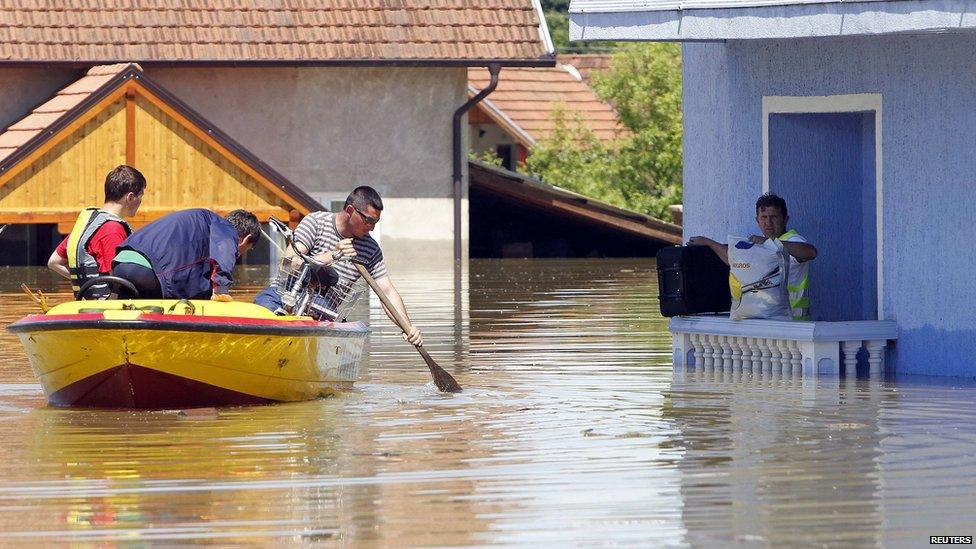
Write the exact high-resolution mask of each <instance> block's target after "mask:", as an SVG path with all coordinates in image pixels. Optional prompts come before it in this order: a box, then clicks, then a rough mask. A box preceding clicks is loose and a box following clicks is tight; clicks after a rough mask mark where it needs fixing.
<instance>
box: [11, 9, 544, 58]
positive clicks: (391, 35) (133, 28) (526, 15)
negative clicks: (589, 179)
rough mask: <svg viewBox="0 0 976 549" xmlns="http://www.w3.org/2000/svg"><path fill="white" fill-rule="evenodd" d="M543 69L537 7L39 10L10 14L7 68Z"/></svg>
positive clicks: (15, 11)
mask: <svg viewBox="0 0 976 549" xmlns="http://www.w3.org/2000/svg"><path fill="white" fill-rule="evenodd" d="M130 59H137V60H145V61H215V62H220V61H228V62H231V61H234V62H246V61H284V62H288V61H292V62H307V61H334V60H375V61H397V60H415V59H425V60H432V61H474V60H501V61H523V62H525V61H528V62H532V61H539V62H543V63H544V62H546V61H548V60H550V59H551V57H550V54H549V52H547V51H546V49H545V45H544V43H543V40H542V38H541V36H540V32H539V19H538V15H537V13H536V11H535V9H534V7H533V4H532V1H531V0H492V1H491V2H475V1H474V0H320V1H316V2H312V1H309V0H208V1H204V0H33V1H31V2H5V3H4V5H3V6H2V7H0V60H7V61H44V62H57V61H76V62H77V61H89V62H99V63H104V62H113V61H125V60H130Z"/></svg>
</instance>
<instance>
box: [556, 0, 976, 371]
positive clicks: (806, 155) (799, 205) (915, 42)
mask: <svg viewBox="0 0 976 549" xmlns="http://www.w3.org/2000/svg"><path fill="white" fill-rule="evenodd" d="M570 12H571V14H570V20H571V22H570V33H571V37H572V38H573V39H586V40H600V39H603V40H656V41H662V40H663V41H678V42H684V46H683V65H684V69H683V71H684V77H683V82H684V124H685V126H684V135H685V143H684V147H685V153H684V155H685V159H686V162H685V168H684V182H685V188H684V200H685V204H684V236H685V237H686V238H687V237H690V236H693V235H699V234H702V235H709V236H713V237H718V238H723V237H724V236H725V235H727V234H749V233H750V232H752V231H753V230H754V229H753V228H754V224H755V222H754V220H753V217H754V203H755V200H756V197H757V196H758V195H759V194H761V193H763V192H764V191H767V190H768V191H774V192H776V193H778V194H780V195H782V196H784V197H785V198H786V200H787V202H788V204H789V208H790V212H789V213H790V226H791V227H794V228H796V229H797V230H798V231H799V232H800V233H801V234H803V235H804V236H806V237H807V238H808V239H809V240H810V241H811V242H814V243H815V244H816V245H817V247H818V249H819V250H820V256H819V257H818V258H817V259H816V260H815V262H814V264H813V267H812V287H811V289H810V296H811V300H812V306H811V313H812V314H813V316H814V319H815V320H817V319H819V320H821V321H828V322H829V321H842V320H857V321H864V322H867V323H869V324H870V323H871V322H872V321H875V322H876V321H882V322H889V323H891V324H896V325H897V336H896V337H897V342H895V343H891V341H890V340H892V339H894V338H893V337H891V335H892V332H891V331H890V330H889V331H888V332H887V333H881V332H876V333H875V334H874V335H873V336H868V337H875V338H876V339H875V340H874V341H875V346H878V345H880V344H881V341H882V339H884V340H888V352H887V361H888V366H889V368H888V370H889V372H894V373H896V374H925V375H938V376H966V377H973V376H974V375H976V367H974V366H973V357H974V356H976V315H974V314H973V311H974V310H976V292H974V291H973V289H972V288H973V283H972V280H971V279H972V272H973V270H974V268H976V259H974V257H976V256H974V254H973V253H972V250H971V249H970V248H971V245H970V242H971V241H972V240H973V237H974V236H976V230H974V229H973V223H972V213H971V208H972V204H973V203H976V185H974V184H973V182H974V177H976V176H974V175H973V174H976V155H973V154H972V152H973V149H974V147H976V109H974V108H973V104H974V101H973V99H974V91H973V90H976V76H974V75H976V15H974V14H973V12H972V3H971V2H963V1H945V2H942V1H940V2H934V1H917V0H900V1H884V0H880V1H879V0H876V1H843V2H841V1H830V0H817V1H811V0H797V1H780V0H773V1H770V0H763V1H750V0H741V1H727V0H725V1H723V0H710V1H707V2H706V1H693V0H692V1H687V2H672V1H661V0H620V1H614V2H608V1H600V0H573V2H572V4H571V8H570ZM808 324H810V325H815V324H817V323H816V322H813V323H808ZM829 326H837V325H836V324H829ZM889 326H890V324H889ZM672 327H674V324H672ZM811 330H812V329H811ZM814 331H815V330H812V331H811V334H812V333H813V332H814ZM745 335H749V334H737V335H736V334H732V335H731V336H730V335H729V334H727V333H723V332H721V330H720V329H719V331H718V332H714V333H713V335H712V337H717V338H718V339H709V337H708V336H707V335H706V337H705V339H706V346H705V355H709V354H710V355H712V356H713V358H712V360H719V361H721V360H724V359H725V358H726V355H727V354H728V353H729V349H727V348H726V347H727V346H728V344H729V342H731V344H732V349H731V353H732V355H733V356H735V355H736V353H739V355H741V354H742V353H743V352H744V351H743V348H744V347H743V346H744V345H746V344H752V343H754V341H753V340H755V339H757V338H756V337H742V336H745ZM751 335H752V336H757V335H758V336H763V335H765V336H767V337H776V335H775V334H772V333H768V332H767V333H765V334H762V333H753V334H751ZM835 336H837V337H836V338H835V340H836V339H837V338H841V339H842V338H843V337H844V336H842V335H837V334H835ZM723 338H724V339H723ZM760 339H761V338H760ZM813 339H816V338H815V337H814V338H813ZM853 340H854V338H851V341H850V342H848V343H847V344H845V343H843V342H841V346H842V347H843V348H844V350H845V351H848V352H845V353H843V354H844V356H845V360H846V359H847V355H849V354H850V353H851V352H854V351H856V349H857V347H860V346H861V342H860V341H857V342H855V341H853ZM789 341H793V340H787V341H786V345H785V347H783V346H782V345H773V346H772V347H773V348H772V351H773V358H774V359H775V358H776V357H777V356H779V355H778V354H777V353H786V354H788V355H789V356H788V358H789V359H790V360H792V359H793V358H794V356H793V355H794V354H795V347H791V344H790V343H789ZM866 341H867V339H866ZM834 343H835V345H834V351H833V355H832V358H833V360H834V361H835V362H836V360H837V350H836V341H835V342H834ZM855 343H856V346H855ZM845 345H847V346H849V348H847V347H845ZM868 346H870V345H868ZM737 347H738V349H737ZM784 349H785V350H784ZM748 350H749V351H754V350H755V349H754V348H749V349H748ZM766 350H767V351H768V350H769V349H766ZM874 354H875V355H876V356H877V354H878V349H877V348H875V349H874ZM801 355H802V353H801ZM784 356H785V355H784ZM714 357H719V358H714ZM696 358H698V357H696ZM763 358H766V357H763ZM681 359H682V357H676V361H678V360H681ZM706 362H707V361H706ZM876 362H877V359H876ZM814 368H816V365H814Z"/></svg>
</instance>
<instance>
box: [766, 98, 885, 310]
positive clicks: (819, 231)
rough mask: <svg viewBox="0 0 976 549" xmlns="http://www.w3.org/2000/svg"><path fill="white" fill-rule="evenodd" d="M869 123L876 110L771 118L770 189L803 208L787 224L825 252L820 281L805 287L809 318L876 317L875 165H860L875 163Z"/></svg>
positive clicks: (792, 213)
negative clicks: (808, 304) (867, 168)
mask: <svg viewBox="0 0 976 549" xmlns="http://www.w3.org/2000/svg"><path fill="white" fill-rule="evenodd" d="M865 119H867V120H870V121H871V123H870V124H866V123H865ZM873 121H874V115H873V113H816V114H774V115H771V116H770V120H769V190H770V191H772V192H775V193H776V194H778V195H780V196H782V197H783V198H784V199H786V203H787V205H790V204H793V205H797V206H801V207H794V208H793V209H792V210H791V211H790V212H789V215H790V218H789V223H790V225H791V226H794V227H800V228H802V231H801V232H800V234H801V235H803V236H804V237H805V238H806V239H807V240H809V241H811V242H815V243H816V246H817V247H818V248H821V249H824V250H829V253H824V254H821V255H820V256H819V257H818V258H817V261H816V263H815V264H814V265H815V266H816V280H817V284H814V285H813V286H811V287H810V288H809V290H808V292H807V295H808V296H809V297H810V302H811V304H812V306H811V308H810V316H811V319H813V320H873V319H876V318H878V316H877V291H876V286H877V283H876V279H877V277H876V272H877V271H876V270H875V269H874V266H875V265H876V264H877V259H876V258H877V252H876V247H875V245H874V238H873V237H874V235H875V234H876V232H877V231H876V229H875V227H876V223H875V215H874V212H875V209H874V203H875V199H874V190H875V187H876V185H875V177H874V170H865V169H864V165H865V164H867V165H870V166H873V165H874V162H875V160H874V143H875V140H874V122H873ZM865 143H870V144H871V147H870V150H869V151H868V150H865V149H866V146H865ZM865 160H866V162H865ZM824 197H829V200H827V199H825V198H824ZM865 199H867V201H868V202H865ZM838 227H843V228H844V230H842V231H839V230H837V229H838ZM798 230H799V229H798ZM852 235H866V236H865V237H864V238H851V236H852ZM852 295H853V296H863V298H862V299H851V296H852Z"/></svg>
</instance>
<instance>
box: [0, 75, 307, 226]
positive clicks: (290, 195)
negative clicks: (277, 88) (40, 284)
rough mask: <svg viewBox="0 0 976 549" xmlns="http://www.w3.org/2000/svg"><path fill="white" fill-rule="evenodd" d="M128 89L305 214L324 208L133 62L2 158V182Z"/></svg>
mask: <svg viewBox="0 0 976 549" xmlns="http://www.w3.org/2000/svg"><path fill="white" fill-rule="evenodd" d="M127 94H129V96H130V97H133V95H132V94H135V95H138V96H140V97H143V98H144V99H145V100H147V101H148V102H150V103H151V104H153V105H154V106H156V107H157V108H159V109H160V110H161V111H163V112H165V113H166V114H167V115H168V116H170V117H172V118H173V120H175V121H176V122H177V123H179V124H180V125H181V126H182V127H184V128H185V129H186V130H187V131H189V132H190V133H192V134H193V135H194V136H196V137H197V138H199V139H200V140H201V141H203V142H204V143H206V144H207V145H209V146H210V147H213V149H214V150H215V151H217V152H218V153H219V154H220V155H221V156H223V157H224V158H226V159H227V160H228V161H229V162H231V163H232V164H234V165H235V166H237V167H238V168H240V169H241V170H242V171H244V172H245V173H247V174H248V175H250V176H251V177H253V178H254V179H255V180H256V181H257V182H258V183H259V184H260V185H262V186H264V187H266V188H267V189H268V190H269V191H271V193H273V194H274V195H275V196H277V197H278V198H280V199H281V200H282V201H283V202H285V203H286V204H288V205H290V206H291V207H292V208H294V209H295V210H297V211H298V212H299V213H300V214H301V215H308V214H309V213H310V212H312V211H316V210H321V209H323V207H322V205H321V204H319V203H318V201H316V200H315V199H314V198H312V197H311V196H309V195H308V193H306V192H305V191H303V190H302V189H301V188H299V187H298V186H297V185H295V184H294V183H292V182H290V181H289V180H288V179H286V178H285V177H284V176H283V175H281V174H280V173H278V172H277V171H275V170H274V169H272V168H271V167H270V166H268V165H267V164H265V163H264V162H262V161H261V160H260V159H259V158H258V157H257V156H255V155H254V154H253V153H251V152H250V151H248V150H247V149H246V148H244V146H242V145H241V144H239V143H237V142H236V141H234V140H233V139H231V138H230V136H228V135H227V134H225V133H224V132H222V131H221V130H220V129H219V128H217V127H216V126H215V125H213V124H212V123H211V122H209V121H208V120H207V119H205V118H204V117H203V116H202V115H200V114H199V113H197V112H196V111H194V110H193V109H191V108H190V107H189V106H188V105H186V104H185V103H183V102H182V101H180V100H179V99H178V98H177V97H176V96H174V95H173V94H172V93H170V92H169V91H167V90H166V89H164V88H163V87H162V86H160V85H159V84H157V83H155V82H153V81H152V80H151V79H150V78H149V77H147V76H146V74H145V73H143V72H142V71H141V70H139V69H138V68H137V67H135V66H134V65H130V66H129V67H127V68H125V69H123V70H122V71H121V72H119V73H118V74H117V75H116V76H115V77H113V78H112V79H111V80H109V81H108V82H106V83H105V84H103V85H102V86H101V87H100V88H99V89H98V90H96V91H94V92H92V93H91V94H89V95H88V96H87V97H86V98H85V99H84V100H82V101H81V102H80V103H79V104H78V105H76V106H74V107H73V108H71V109H69V110H68V111H66V112H65V113H64V114H63V115H61V116H60V117H59V118H58V119H57V120H56V121H54V122H53V123H51V124H50V125H49V126H47V127H46V128H45V129H44V130H43V131H41V132H39V133H38V134H37V135H35V136H34V137H32V138H31V139H30V140H28V141H27V142H26V143H24V144H23V145H21V146H20V147H19V148H18V149H17V150H16V151H14V152H13V153H11V154H10V155H9V156H7V157H6V158H5V159H3V161H0V187H3V186H4V185H6V184H7V183H8V182H9V181H10V180H11V179H13V178H14V177H15V176H16V175H17V174H18V173H20V172H21V171H22V170H23V169H25V168H26V167H27V166H30V165H31V163H33V162H34V161H36V160H37V159H39V158H40V157H41V156H43V155H44V154H45V153H47V152H48V151H50V150H51V149H53V148H54V147H55V146H57V145H58V144H59V143H61V142H62V141H63V140H65V139H66V138H68V137H69V136H71V135H72V133H74V132H75V131H76V130H77V129H79V128H80V127H82V126H84V125H85V124H86V123H87V122H89V121H90V120H92V119H93V118H94V117H95V116H97V115H98V114H99V113H100V112H101V111H102V110H103V109H105V108H107V107H108V106H109V105H111V104H112V103H114V102H116V101H118V100H119V99H121V98H122V97H124V96H126V95H127ZM39 213H40V215H41V217H43V216H44V214H43V212H39ZM255 213H257V212H255ZM35 217H36V216H35ZM50 217H52V219H51V222H55V220H54V217H56V216H54V215H53V214H52V216H50ZM32 222H42V221H32Z"/></svg>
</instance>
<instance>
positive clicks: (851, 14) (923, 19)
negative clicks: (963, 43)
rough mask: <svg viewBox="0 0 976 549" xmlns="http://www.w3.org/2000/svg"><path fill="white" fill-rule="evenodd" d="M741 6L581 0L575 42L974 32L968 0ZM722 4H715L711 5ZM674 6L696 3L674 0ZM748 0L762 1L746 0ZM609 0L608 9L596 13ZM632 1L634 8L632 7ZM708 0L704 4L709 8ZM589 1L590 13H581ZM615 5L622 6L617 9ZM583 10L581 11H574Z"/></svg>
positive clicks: (574, 19) (574, 16)
mask: <svg viewBox="0 0 976 549" xmlns="http://www.w3.org/2000/svg"><path fill="white" fill-rule="evenodd" d="M770 2H776V3H775V4H772V3H769V4H764V5H751V6H749V7H743V3H737V4H736V7H734V8H733V7H724V8H704V7H695V8H693V9H682V8H675V7H671V8H670V9H662V8H660V6H662V5H664V4H665V3H664V2H656V1H655V0H643V1H639V0H611V1H608V2H595V1H594V0H574V1H573V3H572V4H571V5H570V22H569V33H570V39H571V40H647V41H671V42H685V41H687V42H694V41H723V40H757V39H778V38H807V37H826V36H860V35H878V34H902V33H923V32H925V33H928V32H960V31H965V32H970V31H972V30H973V29H976V13H974V12H973V11H972V10H971V8H972V3H971V2H969V1H968V0H855V1H838V0H833V1H830V0H820V1H819V2H816V3H814V2H812V1H798V2H792V3H788V4H786V3H783V2H780V1H779V0H770ZM718 3H720V2H708V3H707V4H708V5H711V4H718ZM669 4H682V5H684V4H688V2H670V3H669ZM744 4H756V2H751V1H748V0H747V1H746V2H744ZM597 5H604V6H605V7H606V11H595V10H596V6H597ZM626 5H630V6H631V8H630V9H629V10H627V9H625V6H626ZM704 5H706V2H704V0H702V1H701V2H698V3H697V4H696V6H704ZM580 6H584V7H585V8H586V9H587V11H585V12H584V11H581V10H582V9H583V8H581V7H580ZM611 8H613V9H615V10H616V11H610V9H611ZM574 10H575V11H574Z"/></svg>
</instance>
